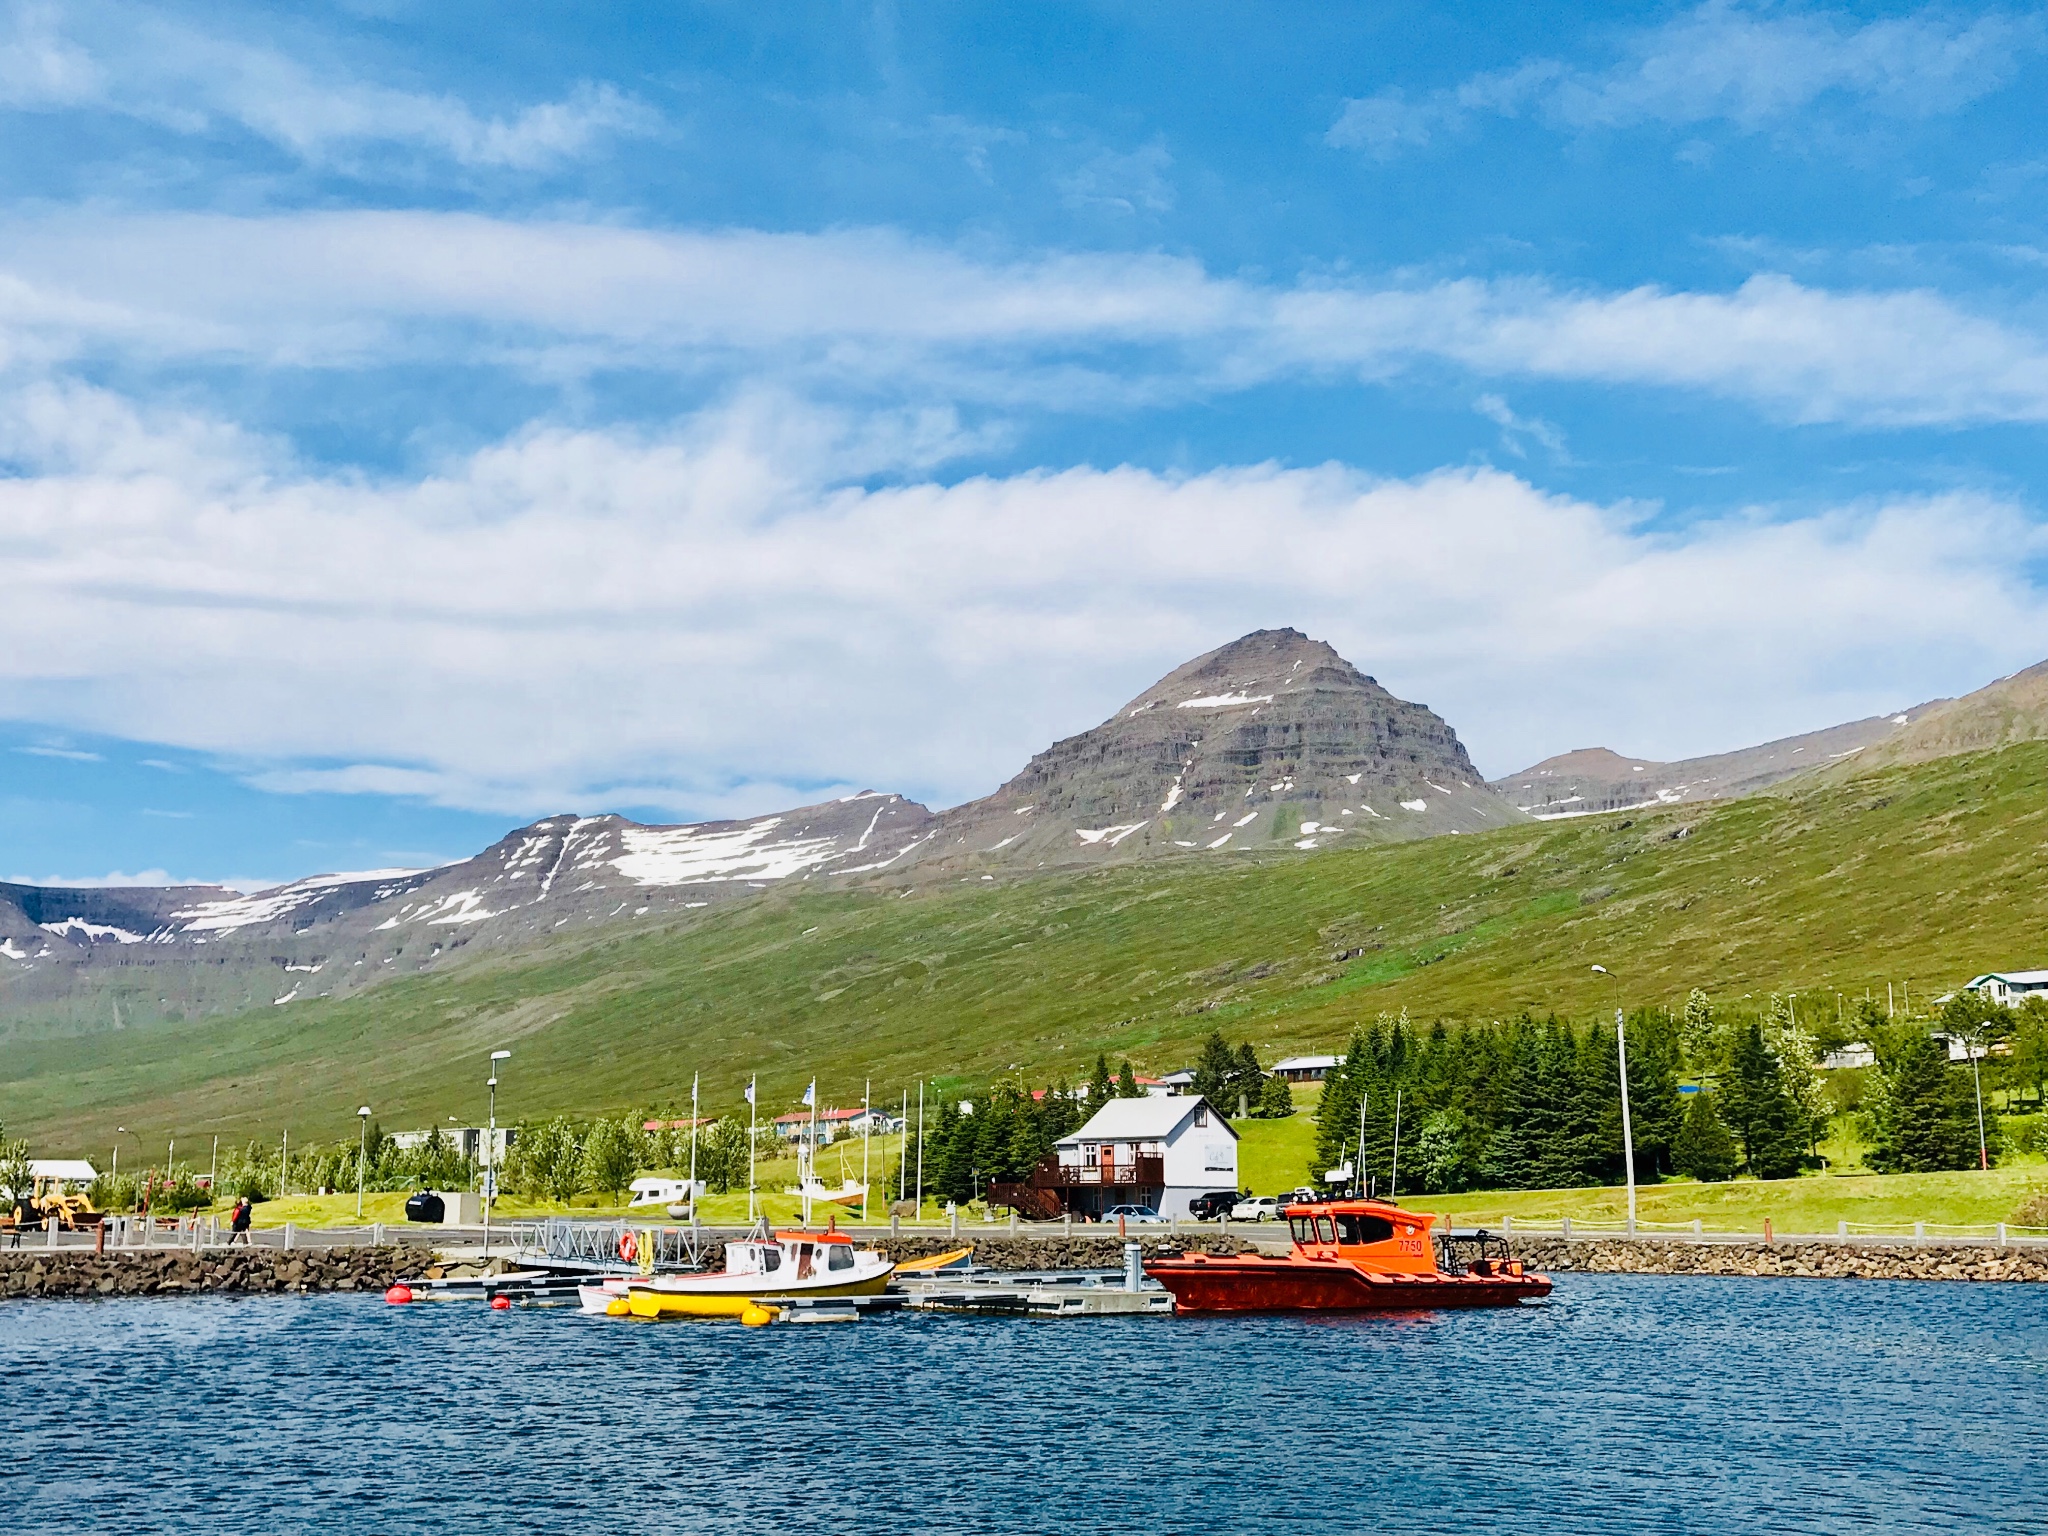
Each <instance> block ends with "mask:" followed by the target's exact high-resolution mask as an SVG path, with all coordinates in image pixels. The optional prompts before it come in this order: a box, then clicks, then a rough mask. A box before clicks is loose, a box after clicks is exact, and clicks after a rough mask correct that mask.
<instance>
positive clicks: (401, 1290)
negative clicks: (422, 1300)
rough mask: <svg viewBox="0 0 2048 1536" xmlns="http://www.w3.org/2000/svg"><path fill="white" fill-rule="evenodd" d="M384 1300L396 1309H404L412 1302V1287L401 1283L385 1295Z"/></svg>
mask: <svg viewBox="0 0 2048 1536" xmlns="http://www.w3.org/2000/svg"><path fill="white" fill-rule="evenodd" d="M384 1299H385V1300H386V1301H388V1302H390V1303H391V1305H392V1306H394V1307H402V1306H404V1305H405V1304H406V1303H407V1302H408V1301H411V1300H412V1287H411V1286H409V1285H407V1284H405V1283H404V1282H403V1281H401V1282H400V1283H399V1284H397V1285H394V1286H392V1287H391V1289H390V1290H388V1291H386V1292H385V1293H384Z"/></svg>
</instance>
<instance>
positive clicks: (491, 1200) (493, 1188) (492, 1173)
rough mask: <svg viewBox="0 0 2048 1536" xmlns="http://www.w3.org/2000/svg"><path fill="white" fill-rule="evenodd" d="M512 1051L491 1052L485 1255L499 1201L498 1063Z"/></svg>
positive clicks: (486, 1165) (485, 1159)
mask: <svg viewBox="0 0 2048 1536" xmlns="http://www.w3.org/2000/svg"><path fill="white" fill-rule="evenodd" d="M511 1059H512V1053H511V1052H510V1051H493V1052H491V1075H490V1079H489V1081H488V1082H486V1083H485V1085H484V1086H485V1087H487V1088H489V1089H490V1090H491V1114H490V1121H489V1123H488V1124H487V1125H486V1126H485V1128H484V1177H483V1186H484V1257H485V1258H489V1257H490V1256H491V1207H492V1206H494V1205H496V1204H497V1203H498V1063H499V1062H501V1061H510V1060H511Z"/></svg>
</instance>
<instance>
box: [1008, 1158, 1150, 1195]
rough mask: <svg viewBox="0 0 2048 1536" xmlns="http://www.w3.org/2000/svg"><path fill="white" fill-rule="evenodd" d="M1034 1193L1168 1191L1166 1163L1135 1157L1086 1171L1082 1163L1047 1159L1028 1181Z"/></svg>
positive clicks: (1033, 1171) (1032, 1171)
mask: <svg viewBox="0 0 2048 1536" xmlns="http://www.w3.org/2000/svg"><path fill="white" fill-rule="evenodd" d="M1026 1182H1028V1183H1029V1184H1030V1186H1031V1187H1032V1188H1033V1189H1103V1188H1112V1187H1116V1186H1120V1185H1126V1184H1129V1185H1148V1184H1149V1185H1151V1186H1153V1187H1155V1188H1159V1189H1164V1188H1165V1187H1166V1159H1165V1158H1163V1157H1142V1156H1141V1157H1132V1158H1125V1159H1124V1160H1123V1161H1121V1162H1116V1163H1109V1164H1106V1165H1105V1164H1097V1165H1096V1166H1094V1167H1092V1168H1091V1167H1087V1166H1084V1165H1082V1164H1080V1163H1062V1162H1060V1161H1059V1160H1058V1158H1057V1156H1054V1157H1048V1158H1046V1159H1045V1160H1044V1161H1043V1162H1041V1163H1040V1164H1039V1165H1038V1166H1037V1167H1036V1168H1034V1169H1032V1170H1031V1177H1030V1179H1029V1180H1027V1181H1026Z"/></svg>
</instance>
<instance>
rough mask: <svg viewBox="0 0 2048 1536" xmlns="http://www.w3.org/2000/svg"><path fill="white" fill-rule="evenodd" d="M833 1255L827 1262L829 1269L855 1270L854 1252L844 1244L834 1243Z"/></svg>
mask: <svg viewBox="0 0 2048 1536" xmlns="http://www.w3.org/2000/svg"><path fill="white" fill-rule="evenodd" d="M831 1254H832V1256H831V1257H830V1258H828V1259H827V1260H826V1261H825V1267H826V1268H827V1269H851V1268H853V1250H852V1249H851V1248H849V1247H847V1246H846V1245H845V1244H844V1243H834V1244H833V1245H832V1250H831Z"/></svg>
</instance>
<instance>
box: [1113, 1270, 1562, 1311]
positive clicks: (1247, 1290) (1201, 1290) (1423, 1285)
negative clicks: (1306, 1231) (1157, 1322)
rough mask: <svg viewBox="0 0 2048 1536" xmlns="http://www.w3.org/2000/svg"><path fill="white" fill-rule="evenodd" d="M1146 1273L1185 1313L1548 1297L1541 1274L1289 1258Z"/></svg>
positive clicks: (1409, 1306) (1503, 1302) (1425, 1307)
mask: <svg viewBox="0 0 2048 1536" xmlns="http://www.w3.org/2000/svg"><path fill="white" fill-rule="evenodd" d="M1145 1273H1146V1274H1147V1275H1149V1276H1151V1277H1152V1278H1153V1279H1154V1280H1157V1281H1158V1282H1159V1283H1160V1284H1161V1285H1163V1286H1165V1287H1166V1289H1167V1290H1169V1291H1171V1292H1172V1293H1173V1301H1174V1308H1175V1310H1176V1311H1181V1312H1417V1311H1431V1310H1435V1309H1437V1308H1443V1307H1512V1306H1515V1305H1516V1304H1518V1303H1520V1302H1524V1301H1537V1300H1540V1299H1542V1298H1543V1297H1545V1296H1548V1295H1549V1294H1550V1281H1549V1279H1548V1278H1547V1277H1545V1276H1543V1275H1389V1274H1376V1273H1373V1272H1370V1271H1367V1270H1363V1269H1359V1268H1357V1267H1356V1266H1354V1265H1350V1264H1343V1263H1318V1262H1313V1261H1308V1262H1303V1261H1296V1260H1292V1259H1263V1260H1262V1259H1206V1260H1203V1259H1159V1260H1155V1261H1154V1262H1152V1263H1150V1264H1147V1265H1146V1266H1145Z"/></svg>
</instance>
